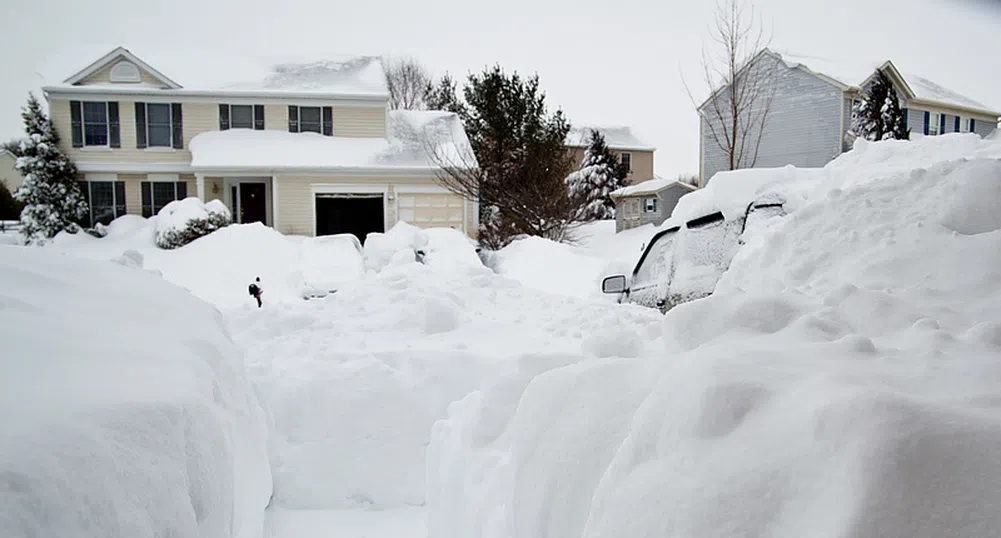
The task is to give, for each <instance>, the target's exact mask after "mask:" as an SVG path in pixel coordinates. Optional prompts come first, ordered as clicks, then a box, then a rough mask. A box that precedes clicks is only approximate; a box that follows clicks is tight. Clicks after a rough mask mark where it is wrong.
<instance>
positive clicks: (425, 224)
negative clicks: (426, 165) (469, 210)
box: [397, 194, 464, 230]
mask: <svg viewBox="0 0 1001 538" xmlns="http://www.w3.org/2000/svg"><path fill="white" fill-rule="evenodd" d="M397 199H398V200H399V206H398V207H399V219H400V220H402V221H405V222H407V223H410V224H413V225H414V226H419V227H421V228H454V229H456V230H464V227H463V212H464V204H463V203H462V198H461V197H459V196H456V195H454V194H400V195H398V197H397Z"/></svg>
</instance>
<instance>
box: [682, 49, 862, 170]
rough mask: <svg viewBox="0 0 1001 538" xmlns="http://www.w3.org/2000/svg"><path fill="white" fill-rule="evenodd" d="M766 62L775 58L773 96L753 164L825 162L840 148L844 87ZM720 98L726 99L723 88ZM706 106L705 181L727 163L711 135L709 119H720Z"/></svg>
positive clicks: (817, 165) (762, 166)
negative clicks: (713, 116) (756, 156)
mask: <svg viewBox="0 0 1001 538" xmlns="http://www.w3.org/2000/svg"><path fill="white" fill-rule="evenodd" d="M764 61H768V62H774V63H772V64H767V65H774V70H773V72H772V76H773V77H774V79H773V80H774V86H773V88H774V97H773V99H772V102H771V111H770V113H769V116H768V121H767V124H766V125H765V130H764V134H763V135H762V137H761V145H760V148H759V151H758V158H757V161H756V162H755V164H754V166H755V167H758V168H765V167H779V166H785V165H787V164H792V165H795V166H800V167H820V166H824V165H825V164H827V163H828V162H829V161H830V160H831V159H833V158H834V157H836V156H837V155H838V154H839V153H840V151H841V148H842V143H841V139H842V132H841V118H842V117H843V116H842V114H843V111H842V100H843V92H842V91H841V89H840V88H838V87H836V86H834V85H832V84H830V83H828V82H826V81H824V80H821V79H820V78H817V77H816V76H814V75H811V74H809V73H806V72H804V71H801V70H799V69H796V68H789V67H787V66H786V65H785V64H784V63H782V62H776V61H775V60H774V59H772V58H768V59H766V60H764ZM763 65H766V64H763ZM718 98H719V99H723V100H726V99H727V97H726V94H725V93H724V94H723V95H721V96H719V97H718ZM706 107H707V109H706V110H707V112H706V117H705V118H703V119H702V123H703V129H702V140H701V144H702V148H703V162H702V172H703V177H702V178H701V182H700V184H702V185H704V184H706V183H707V182H708V181H709V180H710V179H711V178H712V176H713V175H714V174H715V173H716V172H719V171H721V170H726V169H728V168H729V164H728V159H727V157H726V155H725V153H724V151H723V150H722V149H721V148H720V147H719V145H718V144H717V143H716V142H715V141H714V140H713V137H712V134H711V130H710V129H709V127H708V125H707V122H708V121H710V120H712V121H713V122H714V125H718V120H715V119H714V118H711V116H712V113H711V112H708V109H709V108H711V105H709V104H707V105H706ZM717 131H718V129H717ZM749 138H751V139H753V138H755V137H753V136H752V137H749ZM751 143H752V144H753V141H752V142H751ZM746 153H747V154H748V155H753V148H749V149H748V151H747V152H746ZM745 167H746V166H745Z"/></svg>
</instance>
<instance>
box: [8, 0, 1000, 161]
mask: <svg viewBox="0 0 1001 538" xmlns="http://www.w3.org/2000/svg"><path fill="white" fill-rule="evenodd" d="M754 4H755V7H756V9H757V11H758V13H759V15H760V16H761V18H762V20H763V22H764V23H765V25H766V26H767V27H768V28H769V30H770V32H771V34H772V36H773V38H772V44H773V46H774V47H775V48H778V49H784V50H788V51H793V52H796V53H799V54H803V55H811V56H822V57H827V58H831V59H834V60H856V61H865V62H881V61H883V60H886V59H891V60H893V61H894V63H896V64H897V65H898V66H901V67H902V69H905V70H906V71H908V72H912V73H917V74H921V75H923V76H925V77H927V78H929V79H931V80H934V81H936V82H938V83H939V84H941V85H943V86H946V87H949V88H952V89H954V90H957V91H959V92H960V93H962V94H965V95H967V96H969V97H971V98H974V99H976V100H978V101H981V102H983V103H985V104H987V105H988V106H990V107H992V108H1001V59H999V56H998V46H999V45H998V40H999V37H1001V0H840V1H838V2H831V1H828V0H757V1H755V2H754ZM712 11H713V3H712V2H711V1H708V0H646V1H640V0H617V1H614V2H608V1H600V2H599V1H592V0H579V1H572V0H504V1H502V2H492V3H484V2H470V1H465V2H463V1H458V0H441V1H433V0H426V1H413V0H396V1H385V0H383V1H379V0H367V1H358V2H347V1H344V0H334V1H330V0H326V1H324V0H314V1H306V0H285V1H283V2H274V1H273V0H269V1H261V0H250V1H239V2H237V1H235V0H223V1H217V0H174V1H172V2H154V3H145V2H143V3H139V2H135V1H134V0H91V1H90V2H77V1H75V0H74V1H66V0H63V1H60V0H54V1H47V2H13V1H7V2H3V5H2V6H0V50H3V51H4V53H5V54H4V56H3V58H4V59H3V68H2V70H3V76H2V77H0V140H6V139H9V138H11V137H14V136H18V135H20V134H21V120H20V117H19V107H20V106H21V105H23V103H24V100H25V98H26V96H27V92H28V91H29V90H32V89H35V88H36V87H38V85H39V79H38V77H37V76H36V75H35V74H34V72H35V69H36V67H38V66H39V65H41V64H42V63H43V62H44V61H45V59H46V58H47V57H48V56H49V55H51V54H53V53H55V52H56V51H58V50H60V49H63V48H65V47H73V46H76V45H81V44H93V43H109V42H110V43H121V44H125V45H130V46H133V47H135V48H137V49H138V48H139V47H140V46H141V45H142V44H144V43H145V44H155V45H163V44H169V43H171V42H184V43H186V44H188V45H191V44H199V45H201V44H204V45H205V46H207V47H212V46H215V45H217V44H220V43H225V44H226V45H228V46H233V45H236V46H239V47H241V48H243V49H246V50H248V51H267V50H275V49H277V50H281V51H283V52H285V51H287V52H296V53H298V52H308V53H309V54H310V56H316V55H317V54H318V53H328V52H329V53H332V54H369V55H372V54H376V55H382V54H395V55H408V56H412V57H415V58H416V59H418V60H420V61H421V62H423V63H424V64H425V65H426V66H427V67H428V68H429V69H430V70H431V71H432V72H434V73H435V74H441V73H443V72H445V71H450V72H452V73H453V74H457V75H460V76H464V75H465V74H466V73H468V72H469V71H478V70H481V69H483V68H484V67H485V66H488V65H492V64H494V63H499V64H500V65H501V66H503V67H504V68H505V69H507V70H509V71H514V70H517V71H518V72H520V73H525V74H528V73H538V74H539V76H540V78H541V83H542V87H543V89H544V90H545V91H546V93H547V95H548V102H549V105H550V107H561V108H562V109H563V110H564V112H566V113H567V115H568V116H569V118H570V120H571V121H572V122H573V123H575V124H595V123H597V124H621V125H629V126H631V127H632V128H633V129H634V131H635V132H636V134H637V135H638V136H639V137H640V138H641V139H643V140H644V141H646V142H648V143H649V144H652V145H655V146H656V147H657V148H658V149H657V153H656V157H655V158H656V164H655V166H656V171H657V173H658V174H659V175H661V176H664V177H674V176H676V175H677V174H678V173H683V172H691V173H694V172H696V171H697V170H698V121H697V118H696V115H695V112H694V108H693V106H692V105H691V102H690V101H689V98H688V96H687V94H686V93H685V89H684V86H683V85H682V81H681V74H682V73H684V74H685V75H686V77H687V78H688V80H689V82H690V83H691V84H693V85H694V89H695V90H696V92H697V93H698V96H699V97H700V98H701V97H703V96H704V95H706V90H705V88H704V86H703V85H701V84H700V83H699V69H700V68H699V61H700V51H701V48H702V45H703V41H704V39H705V36H706V31H707V30H706V29H707V25H708V23H709V22H710V21H711V16H712ZM136 52H139V51H138V50H137V51H136ZM94 59H96V58H94ZM192 61H193V62H197V61H198V58H192ZM904 66H905V67H904ZM154 67H156V66H155V65H154ZM164 74H165V75H167V76H168V77H169V76H171V73H164Z"/></svg>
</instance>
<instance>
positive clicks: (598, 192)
mask: <svg viewBox="0 0 1001 538" xmlns="http://www.w3.org/2000/svg"><path fill="white" fill-rule="evenodd" d="M628 174H629V168H628V167H627V166H625V165H624V164H622V163H621V162H620V161H619V159H618V158H616V157H615V154H614V153H612V150H610V149H608V146H607V145H606V144H605V136H604V135H602V134H601V133H599V132H598V131H595V130H592V131H591V140H590V142H589V143H588V147H587V150H585V152H584V162H583V163H582V164H581V167H580V170H577V171H576V172H574V173H572V174H570V175H569V176H567V179H566V183H567V193H568V195H569V196H570V201H571V204H573V207H574V208H575V211H576V217H577V220H580V221H584V222H589V221H593V220H604V219H614V218H615V202H613V201H612V198H611V197H610V196H609V195H610V194H611V193H612V192H613V191H615V190H617V189H620V188H622V187H624V186H625V185H626V183H625V179H626V176H627V175H628Z"/></svg>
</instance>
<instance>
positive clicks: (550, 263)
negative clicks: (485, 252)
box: [495, 237, 609, 297]
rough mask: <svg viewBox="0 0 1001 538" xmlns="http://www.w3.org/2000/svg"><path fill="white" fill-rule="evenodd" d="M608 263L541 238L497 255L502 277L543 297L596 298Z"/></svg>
mask: <svg viewBox="0 0 1001 538" xmlns="http://www.w3.org/2000/svg"><path fill="white" fill-rule="evenodd" d="M608 265H609V264H608V262H607V261H606V260H605V259H603V258H600V257H597V256H593V255H591V254H590V253H589V252H587V251H586V250H584V249H581V248H576V247H572V246H570V245H565V244H562V243H556V242H553V241H550V240H548V239H543V238H541V237H526V238H524V239H519V240H517V241H515V242H513V243H511V244H510V245H508V246H507V247H505V248H503V249H501V250H500V251H499V252H497V257H496V263H495V266H496V269H497V272H498V273H499V274H501V275H504V276H506V277H508V278H513V279H514V280H517V281H518V282H520V283H521V284H522V285H524V286H527V287H529V288H532V289H534V290H538V291H542V292H545V293H552V294H558V295H566V296H570V297H598V296H600V295H601V279H602V278H604V277H605V276H606V275H607V273H608Z"/></svg>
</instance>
